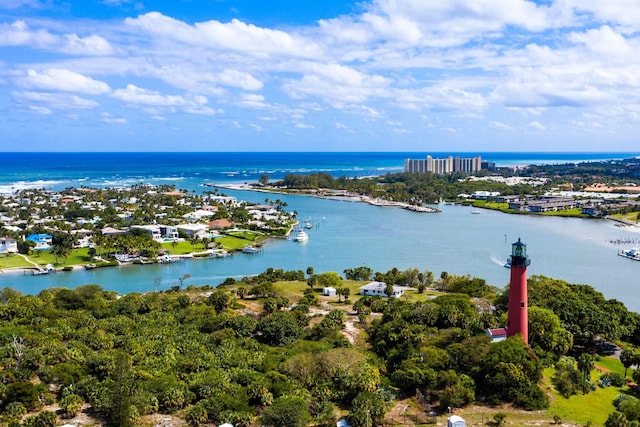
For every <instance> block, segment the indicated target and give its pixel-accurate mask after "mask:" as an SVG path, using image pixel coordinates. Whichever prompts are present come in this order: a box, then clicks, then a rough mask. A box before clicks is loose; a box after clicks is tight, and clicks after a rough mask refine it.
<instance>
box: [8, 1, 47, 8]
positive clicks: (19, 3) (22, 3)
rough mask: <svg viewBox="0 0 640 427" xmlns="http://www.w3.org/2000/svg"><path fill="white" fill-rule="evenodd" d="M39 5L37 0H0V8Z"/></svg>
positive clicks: (35, 6) (37, 6)
mask: <svg viewBox="0 0 640 427" xmlns="http://www.w3.org/2000/svg"><path fill="white" fill-rule="evenodd" d="M41 6H42V5H41V4H40V2H39V1H38V0H0V9H20V8H23V7H28V8H33V9H39V8H40V7H41Z"/></svg>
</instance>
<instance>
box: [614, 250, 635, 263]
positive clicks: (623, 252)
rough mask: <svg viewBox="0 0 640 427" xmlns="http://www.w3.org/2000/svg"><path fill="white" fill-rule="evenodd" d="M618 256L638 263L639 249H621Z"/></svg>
mask: <svg viewBox="0 0 640 427" xmlns="http://www.w3.org/2000/svg"><path fill="white" fill-rule="evenodd" d="M618 255H620V256H621V257H624V258H629V259H632V260H634V261H640V249H638V248H631V249H621V250H620V251H618Z"/></svg>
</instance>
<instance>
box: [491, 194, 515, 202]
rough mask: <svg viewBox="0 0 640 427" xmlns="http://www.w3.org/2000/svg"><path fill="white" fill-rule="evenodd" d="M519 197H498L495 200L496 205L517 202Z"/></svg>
mask: <svg viewBox="0 0 640 427" xmlns="http://www.w3.org/2000/svg"><path fill="white" fill-rule="evenodd" d="M519 201H520V196H518V195H510V196H498V197H496V198H495V202H496V203H511V202H519Z"/></svg>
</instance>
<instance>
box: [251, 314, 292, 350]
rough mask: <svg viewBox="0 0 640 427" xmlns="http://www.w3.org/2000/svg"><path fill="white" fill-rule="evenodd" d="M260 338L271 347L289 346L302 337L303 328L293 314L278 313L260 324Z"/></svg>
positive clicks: (262, 320) (258, 327) (258, 328)
mask: <svg viewBox="0 0 640 427" xmlns="http://www.w3.org/2000/svg"><path fill="white" fill-rule="evenodd" d="M257 330H258V332H259V333H260V335H259V336H258V338H259V339H260V340H262V341H263V342H265V343H266V344H269V345H275V346H280V345H287V344H290V343H292V342H293V341H295V340H296V339H298V338H299V337H300V336H301V335H302V327H301V326H300V324H299V323H298V321H297V320H296V318H295V317H294V315H293V314H292V313H291V312H285V311H276V312H275V313H273V314H271V315H270V316H268V317H265V318H264V319H261V320H260V321H259V322H258V326H257Z"/></svg>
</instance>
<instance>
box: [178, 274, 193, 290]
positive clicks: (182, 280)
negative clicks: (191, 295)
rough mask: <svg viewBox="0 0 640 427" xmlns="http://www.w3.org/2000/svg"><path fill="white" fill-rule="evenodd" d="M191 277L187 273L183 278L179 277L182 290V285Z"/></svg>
mask: <svg viewBox="0 0 640 427" xmlns="http://www.w3.org/2000/svg"><path fill="white" fill-rule="evenodd" d="M189 277H191V275H190V274H189V273H185V274H183V275H182V276H180V277H178V281H179V282H180V289H182V285H183V283H184V281H185V280H187V279H188V278H189Z"/></svg>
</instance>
